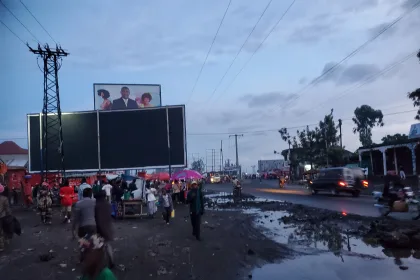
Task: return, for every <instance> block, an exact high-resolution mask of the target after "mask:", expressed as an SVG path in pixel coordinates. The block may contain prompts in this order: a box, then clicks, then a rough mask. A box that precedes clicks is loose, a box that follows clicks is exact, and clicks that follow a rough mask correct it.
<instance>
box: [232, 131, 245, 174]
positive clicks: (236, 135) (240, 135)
mask: <svg viewBox="0 0 420 280" xmlns="http://www.w3.org/2000/svg"><path fill="white" fill-rule="evenodd" d="M243 136H244V135H243V134H233V135H229V138H230V137H235V150H236V169H237V170H239V178H240V179H241V178H242V172H241V170H240V169H239V156H238V137H243Z"/></svg>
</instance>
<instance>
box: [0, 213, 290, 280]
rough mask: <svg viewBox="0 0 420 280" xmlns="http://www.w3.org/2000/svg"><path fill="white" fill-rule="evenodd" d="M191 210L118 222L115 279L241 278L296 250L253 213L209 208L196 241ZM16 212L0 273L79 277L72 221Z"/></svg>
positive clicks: (20, 278)
mask: <svg viewBox="0 0 420 280" xmlns="http://www.w3.org/2000/svg"><path fill="white" fill-rule="evenodd" d="M57 211H58V210H57ZM187 211H188V208H187V207H186V206H185V205H180V206H178V207H177V208H176V217H175V218H174V219H173V220H172V221H171V224H170V225H166V224H165V223H164V222H163V220H162V219H159V218H155V219H153V220H152V219H135V220H124V221H116V222H115V224H114V226H115V229H116V239H115V241H114V242H113V244H112V245H113V247H114V250H115V260H116V264H117V267H116V268H115V269H114V271H115V274H116V276H117V278H118V279H119V280H123V279H174V280H176V279H179V280H186V279H202V280H205V279H212V280H214V279H219V280H224V279H226V280H228V279H229V280H231V279H242V278H243V277H245V278H247V277H248V273H249V271H251V269H252V268H254V267H255V266H258V265H259V264H262V263H266V262H274V261H276V260H279V259H282V258H284V257H287V256H289V255H291V254H292V253H291V252H290V251H289V250H288V249H287V248H286V247H285V246H281V245H279V244H277V243H275V242H274V241H272V240H270V239H268V238H267V237H265V236H264V235H263V234H262V233H261V232H260V231H258V230H257V229H255V228H254V227H253V226H252V217H250V216H248V215H245V214H243V213H240V212H238V211H211V210H209V211H206V213H205V215H204V216H203V225H202V239H203V240H202V241H196V240H195V239H194V238H193V236H192V230H191V226H190V222H189V220H188V216H187V215H188V212H187ZM15 215H16V216H17V218H18V219H19V220H20V222H21V224H22V227H23V231H24V233H23V234H22V236H20V237H14V239H13V240H12V242H11V244H10V246H9V247H8V248H7V250H6V251H5V252H3V253H0V275H7V277H6V278H4V279H7V280H15V279H16V280H26V279H28V280H29V279H31V280H32V279H35V278H36V279H38V280H46V279H60V280H67V279H72V280H73V279H78V276H79V275H80V267H79V264H78V256H79V254H78V248H77V244H76V241H72V240H71V230H70V227H71V225H69V224H60V223H59V221H60V217H59V214H58V213H55V215H54V223H53V225H51V226H45V225H42V224H40V222H39V217H38V216H37V214H36V213H35V212H33V211H26V212H25V211H15ZM49 252H51V253H49ZM45 255H51V256H52V259H49V258H46V259H45V258H44V257H43V256H45ZM41 259H43V261H42V260H41ZM35 275H36V277H35ZM1 278H2V279H3V277H1Z"/></svg>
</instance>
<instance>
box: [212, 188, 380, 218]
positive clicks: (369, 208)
mask: <svg viewBox="0 0 420 280" xmlns="http://www.w3.org/2000/svg"><path fill="white" fill-rule="evenodd" d="M242 187H243V192H244V193H249V194H252V195H255V196H258V197H262V198H267V199H275V200H284V201H288V202H291V203H296V204H303V205H307V206H312V207H317V208H324V209H329V210H334V211H341V212H346V213H354V214H359V215H364V216H378V211H377V209H376V208H375V207H373V204H374V200H373V198H372V197H371V196H367V195H366V196H360V197H357V198H355V197H352V196H351V195H347V194H342V195H339V196H332V195H330V194H322V193H321V194H317V195H311V193H310V192H309V191H307V190H306V189H304V188H303V187H301V186H286V188H285V189H279V188H278V187H277V182H275V181H270V180H267V181H266V180H263V181H262V183H260V182H259V181H257V180H254V181H246V182H244V184H243V185H242ZM206 188H207V189H209V190H214V191H222V192H223V191H225V192H231V191H232V185H231V184H208V185H206Z"/></svg>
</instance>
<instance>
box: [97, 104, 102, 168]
mask: <svg viewBox="0 0 420 280" xmlns="http://www.w3.org/2000/svg"><path fill="white" fill-rule="evenodd" d="M96 126H97V127H96V131H97V132H98V172H99V173H101V132H100V131H99V110H96Z"/></svg>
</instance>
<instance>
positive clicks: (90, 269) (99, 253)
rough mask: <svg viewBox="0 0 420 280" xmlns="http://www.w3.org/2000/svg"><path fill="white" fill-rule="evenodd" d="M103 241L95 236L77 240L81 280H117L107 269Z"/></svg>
mask: <svg viewBox="0 0 420 280" xmlns="http://www.w3.org/2000/svg"><path fill="white" fill-rule="evenodd" d="M105 246H106V243H105V240H104V239H103V238H102V237H101V236H99V235H97V234H93V235H87V236H85V237H83V238H81V239H79V248H80V253H81V255H83V256H84V258H83V261H82V278H81V279H82V280H117V278H116V277H115V275H114V274H113V273H112V271H111V270H110V269H109V268H108V265H107V257H106V250H105V248H104V247H105Z"/></svg>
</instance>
